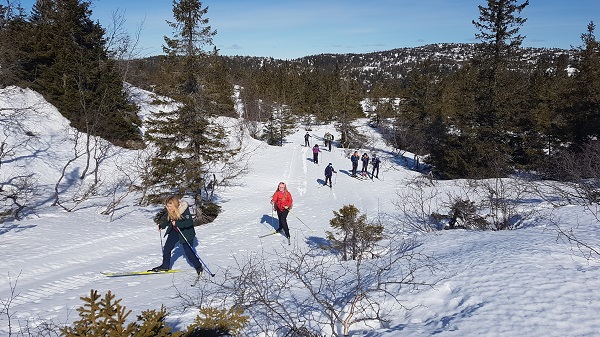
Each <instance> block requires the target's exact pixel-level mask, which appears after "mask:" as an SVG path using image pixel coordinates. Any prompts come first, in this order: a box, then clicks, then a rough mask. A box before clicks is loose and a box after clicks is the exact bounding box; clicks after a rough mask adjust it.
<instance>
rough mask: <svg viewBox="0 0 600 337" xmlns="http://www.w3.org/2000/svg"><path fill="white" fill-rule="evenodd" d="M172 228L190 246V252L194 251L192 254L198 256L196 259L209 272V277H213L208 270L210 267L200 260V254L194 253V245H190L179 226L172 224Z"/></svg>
mask: <svg viewBox="0 0 600 337" xmlns="http://www.w3.org/2000/svg"><path fill="white" fill-rule="evenodd" d="M173 228H174V229H175V231H177V233H179V235H181V237H182V238H183V241H185V243H186V244H187V245H188V247H190V249H191V250H192V252H194V255H196V257H197V258H198V261H200V263H202V265H203V266H204V268H206V271H207V272H208V273H209V274H210V276H211V277H215V274H213V273H212V272H211V271H210V268H208V266H207V265H206V263H204V261H202V259H201V258H200V256H198V253H196V251H195V250H194V247H192V245H190V243H189V241H188V240H187V239H186V238H185V236H183V233H181V231H180V230H179V228H178V227H177V226H175V225H173Z"/></svg>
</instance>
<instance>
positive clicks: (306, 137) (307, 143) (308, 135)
mask: <svg viewBox="0 0 600 337" xmlns="http://www.w3.org/2000/svg"><path fill="white" fill-rule="evenodd" d="M310 137H311V135H310V134H309V133H308V131H306V134H305V135H304V146H306V147H309V146H310V142H309V141H308V138H310Z"/></svg>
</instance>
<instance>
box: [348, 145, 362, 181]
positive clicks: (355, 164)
mask: <svg viewBox="0 0 600 337" xmlns="http://www.w3.org/2000/svg"><path fill="white" fill-rule="evenodd" d="M359 160H360V156H359V155H358V151H354V154H353V155H352V156H350V161H351V162H352V176H353V177H356V170H357V169H358V161H359Z"/></svg>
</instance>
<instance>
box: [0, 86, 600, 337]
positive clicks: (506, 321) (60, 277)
mask: <svg viewBox="0 0 600 337" xmlns="http://www.w3.org/2000/svg"><path fill="white" fill-rule="evenodd" d="M135 93H136V95H135V96H136V97H138V98H140V99H144V100H146V103H145V104H144V105H142V107H143V109H144V112H145V113H148V111H150V110H152V109H154V110H155V109H159V108H161V109H164V108H168V107H167V106H161V107H157V106H153V105H151V104H148V103H147V102H148V100H149V99H150V98H151V96H150V95H149V94H148V93H147V92H144V91H137V90H136V91H135ZM0 97H1V98H2V99H0V104H1V106H0V111H1V110H2V108H6V107H11V108H15V107H17V106H19V107H25V108H29V107H35V110H36V112H35V113H33V111H32V110H30V109H28V110H27V111H29V112H28V113H27V114H26V115H25V116H27V123H28V124H27V128H28V129H30V130H31V131H32V132H34V133H35V134H36V135H37V136H38V137H37V140H36V141H35V142H31V143H30V147H29V148H28V149H27V150H26V151H23V152H21V153H17V154H16V155H15V157H14V158H15V159H13V160H11V161H8V162H5V163H3V164H2V167H1V171H0V174H2V181H6V180H7V177H9V176H11V175H13V176H14V175H16V174H20V173H22V172H27V171H29V172H34V173H36V178H37V180H38V182H39V184H40V186H41V190H40V193H39V194H37V195H36V196H35V197H32V204H35V205H36V210H35V212H34V213H31V214H28V215H27V217H26V218H25V219H24V220H22V221H11V222H7V223H3V224H0V256H2V263H1V264H0V299H1V300H2V302H0V308H4V311H8V312H9V313H10V315H11V320H10V323H11V324H10V327H11V329H12V331H11V332H12V333H13V334H15V333H16V331H18V329H19V326H26V325H28V326H30V327H32V326H35V325H36V324H39V323H40V322H42V321H48V320H51V321H53V322H54V323H69V322H72V321H74V320H75V319H77V317H76V316H77V313H76V312H75V311H74V310H75V309H76V308H77V307H79V306H81V305H82V302H81V300H80V299H79V298H80V297H81V296H87V295H88V294H89V292H90V290H91V289H96V290H99V291H100V292H101V293H105V292H106V291H108V290H111V291H112V292H113V293H114V294H115V295H116V296H117V298H122V299H123V301H122V304H123V305H125V306H126V307H127V308H128V309H130V310H132V311H133V315H136V314H138V313H140V312H141V311H142V310H146V309H149V308H156V309H158V308H159V307H160V305H161V304H165V305H166V306H167V308H168V309H169V310H170V311H171V313H172V315H171V316H169V321H170V322H171V323H172V324H173V325H174V326H176V327H179V328H183V327H185V326H187V325H188V324H189V323H191V321H192V320H193V318H194V316H195V312H194V311H193V310H188V311H185V312H182V311H181V310H179V308H181V298H179V297H178V296H177V295H178V292H182V293H184V294H193V293H194V291H197V290H196V289H195V288H190V286H189V283H190V282H191V280H192V279H193V276H194V273H193V271H192V270H191V267H190V265H189V264H188V263H187V261H186V260H185V258H184V257H183V256H182V255H181V251H180V250H176V251H175V258H174V259H173V260H174V263H173V268H176V269H186V270H189V271H186V272H183V273H177V274H170V275H151V276H140V277H122V278H108V277H105V276H104V275H102V274H101V272H102V271H131V270H145V269H147V268H150V267H153V266H155V265H157V264H159V263H160V255H161V254H160V251H161V243H162V240H161V237H160V233H159V232H158V231H157V229H156V227H155V225H154V224H153V222H152V217H153V215H154V213H155V212H156V210H157V209H158V207H145V208H142V207H137V206H135V203H134V199H133V197H134V196H131V197H130V198H128V199H127V200H126V201H124V202H123V203H122V204H121V207H120V208H119V209H118V210H117V211H116V213H115V215H114V217H113V218H112V221H111V218H110V217H108V216H106V215H100V212H101V211H102V210H103V209H104V206H103V205H105V204H106V202H105V200H101V199H99V198H98V199H92V200H90V201H88V202H86V203H85V204H83V205H81V207H78V209H77V210H76V211H74V212H65V211H64V210H62V209H60V208H58V207H52V206H50V204H51V202H52V198H51V195H50V194H49V193H50V192H51V191H52V189H53V184H54V183H55V182H56V179H57V177H58V174H59V170H60V168H62V164H63V162H64V160H65V158H69V157H68V156H69V153H70V152H69V151H70V143H69V141H68V140H65V139H64V137H63V136H64V135H65V132H66V131H65V130H66V128H67V127H68V123H67V122H66V121H65V120H64V119H62V117H60V114H58V112H57V111H56V110H55V109H54V108H53V107H51V106H50V105H48V104H47V103H45V102H44V101H43V99H42V98H41V97H40V96H39V95H37V94H35V93H32V92H30V91H28V90H16V91H15V90H14V89H11V90H8V89H4V90H2V91H1V92H0ZM21 112H23V111H21ZM362 130H363V131H364V132H365V133H367V134H368V137H367V138H368V139H370V144H369V145H368V148H369V149H371V148H374V149H375V151H376V152H377V154H378V155H379V156H381V157H382V158H383V164H382V171H381V174H380V178H381V180H378V179H375V180H373V181H372V180H364V181H363V180H358V179H354V178H351V177H349V174H348V173H349V171H350V168H351V167H350V161H349V159H348V158H347V153H346V152H345V151H343V150H342V149H339V148H334V149H333V151H332V152H328V151H327V150H324V151H323V152H322V154H321V157H320V158H321V159H320V165H316V164H314V163H312V159H311V158H312V152H311V149H310V148H307V147H304V146H302V145H303V135H304V132H305V131H304V130H298V131H297V132H296V133H295V134H293V135H291V136H289V137H288V138H287V142H286V143H285V144H284V146H282V147H272V146H267V145H265V144H263V143H261V142H258V141H256V140H252V139H249V138H248V139H246V140H245V141H246V142H247V143H248V144H251V146H254V147H255V148H256V149H257V150H256V151H255V152H254V154H253V156H252V160H251V166H252V171H251V172H250V173H249V174H248V175H247V176H245V177H244V178H243V179H242V180H241V181H239V185H238V186H233V187H230V188H227V189H226V190H223V191H220V192H219V193H218V199H219V202H220V203H221V205H222V207H223V212H222V214H221V215H220V216H219V217H218V218H217V219H216V221H215V222H213V223H211V224H208V225H205V226H201V227H198V228H197V234H198V238H199V244H198V246H197V249H198V252H199V255H200V256H201V257H202V259H203V260H204V261H205V262H206V263H207V264H208V266H209V267H210V269H211V271H212V272H214V273H215V274H216V276H215V278H216V279H218V278H219V277H222V275H223V271H224V270H225V269H227V268H233V267H234V264H235V261H236V259H238V258H239V259H243V258H245V257H247V256H249V255H250V254H253V253H261V254H262V256H264V258H265V259H272V260H273V261H274V260H276V259H280V258H281V256H285V255H286V252H289V251H290V250H294V249H306V248H307V247H308V244H309V243H310V242H309V241H310V240H315V238H324V237H325V231H326V230H329V220H330V219H331V218H333V213H332V211H334V210H335V211H337V210H339V209H340V208H341V207H343V206H344V205H349V204H353V205H355V206H356V207H357V208H358V209H360V210H361V212H363V213H366V214H367V215H368V217H369V218H374V217H376V216H377V215H378V214H390V215H393V214H397V213H398V211H397V210H396V208H395V206H394V203H398V202H402V200H398V196H397V194H396V193H397V192H398V191H400V190H402V189H404V188H406V185H407V184H408V183H409V182H410V181H412V180H413V179H414V178H415V177H417V176H418V175H419V173H417V172H414V171H410V170H408V169H407V168H405V167H403V166H402V165H401V164H400V162H399V161H396V160H394V159H393V158H392V157H391V151H390V149H388V148H386V146H385V145H384V143H383V142H382V141H381V139H380V137H379V135H378V134H377V133H376V132H375V131H374V130H373V129H371V128H369V127H367V126H363V127H362ZM327 131H329V132H331V133H333V134H334V136H335V137H336V139H337V138H338V134H337V132H336V131H335V129H334V128H333V127H332V126H330V125H324V126H317V127H314V128H313V130H312V131H311V134H312V135H313V138H311V145H312V144H314V142H315V141H318V143H319V144H320V145H322V144H323V143H322V140H321V137H322V136H323V135H324V134H325V132H327ZM366 151H367V150H364V151H363V150H361V152H360V153H361V154H362V153H363V152H366ZM369 152H370V151H369ZM134 157H135V154H134V153H133V151H115V152H114V156H113V157H112V161H111V163H110V164H107V166H106V169H107V170H110V169H113V170H115V171H114V172H112V173H111V172H110V171H109V172H104V173H103V174H104V175H103V176H104V177H107V179H108V177H112V178H114V177H116V176H118V175H119V174H120V173H119V171H118V170H119V168H120V167H122V166H121V165H122V163H123V162H127V161H128V160H131V158H134ZM329 162H331V163H332V164H333V165H334V167H335V168H336V170H337V171H338V173H337V175H335V176H334V178H333V180H334V186H333V188H331V189H330V188H329V187H321V185H320V183H322V182H323V180H324V176H323V170H324V168H325V165H326V164H327V163H329ZM120 163H121V164H120ZM359 168H360V165H359ZM71 170H72V171H71V172H69V176H75V174H76V173H77V172H79V171H80V170H81V163H79V164H78V165H76V166H75V167H73V168H71ZM280 181H283V182H286V183H287V184H288V188H289V190H290V192H291V193H292V195H293V197H294V208H293V214H291V215H290V216H289V218H288V221H289V224H290V227H291V233H292V242H293V243H292V246H288V245H287V244H285V240H284V239H283V237H281V236H278V235H274V236H269V237H266V238H262V239H259V238H258V235H260V234H266V233H268V232H269V231H270V230H271V229H272V228H273V226H274V219H273V216H276V215H274V214H272V211H271V208H270V204H269V199H270V196H271V194H272V193H273V191H274V190H275V188H276V186H277V183H278V182H280ZM453 186H454V182H440V183H439V185H438V188H440V189H441V190H442V191H443V190H444V189H445V188H447V189H451V188H453ZM532 207H536V208H539V212H540V216H538V217H536V218H535V219H532V220H531V221H528V222H527V223H525V226H523V228H521V229H519V230H514V231H501V232H477V231H472V232H468V231H463V230H455V231H441V232H435V233H429V234H417V239H418V240H419V242H420V243H421V244H422V245H421V247H420V248H421V249H422V251H423V253H426V254H428V255H430V256H432V257H434V258H435V259H436V261H437V267H438V268H439V270H438V271H437V272H436V273H435V274H432V275H423V277H426V278H427V279H425V281H429V282H434V281H436V282H437V284H436V286H435V287H433V288H427V287H425V288H422V289H421V290H420V291H417V292H411V293H409V292H407V293H403V294H401V295H402V296H401V297H402V298H403V304H404V306H405V309H402V308H396V309H394V311H393V312H391V321H390V322H389V323H388V324H385V325H383V326H380V325H378V324H371V325H369V326H367V325H356V326H354V327H353V328H352V329H351V332H352V333H353V335H358V336H371V337H374V336H381V337H391V336H428V335H437V336H598V335H600V321H599V320H598V319H597V318H596V316H597V312H599V311H600V294H599V293H598V292H597V291H596V289H598V288H599V287H600V268H599V267H600V265H599V264H598V262H597V261H594V260H591V261H590V260H587V259H584V258H583V257H581V256H580V254H577V252H574V251H573V250H572V249H571V248H572V247H571V246H570V245H569V244H568V243H567V242H564V241H563V240H561V239H560V238H558V236H557V233H556V231H555V230H554V228H553V226H552V225H551V223H550V222H549V221H548V220H544V219H550V218H552V219H554V220H555V221H556V222H557V223H559V224H560V225H561V226H563V227H564V228H570V227H577V231H579V233H580V234H582V235H584V236H585V237H586V238H589V240H590V241H589V242H591V243H592V244H597V243H598V242H600V237H599V234H598V233H597V231H596V228H597V226H598V223H597V222H596V220H595V218H593V217H592V216H590V215H588V214H586V213H584V211H583V210H582V209H581V208H580V207H577V206H569V207H563V208H558V209H552V208H550V207H549V206H548V205H545V204H544V203H543V202H541V201H536V204H535V205H533V206H532ZM388 219H389V218H388ZM300 220H301V221H300ZM385 225H386V226H394V225H395V224H394V222H393V221H391V220H390V221H389V222H388V223H386V224H385ZM309 227H310V228H309ZM204 277H205V278H207V277H208V276H206V275H205V276H204ZM391 307H392V306H390V308H391ZM406 308H410V310H408V309H406ZM8 323H9V321H8V317H7V315H6V314H4V315H0V335H8V334H9V324H8Z"/></svg>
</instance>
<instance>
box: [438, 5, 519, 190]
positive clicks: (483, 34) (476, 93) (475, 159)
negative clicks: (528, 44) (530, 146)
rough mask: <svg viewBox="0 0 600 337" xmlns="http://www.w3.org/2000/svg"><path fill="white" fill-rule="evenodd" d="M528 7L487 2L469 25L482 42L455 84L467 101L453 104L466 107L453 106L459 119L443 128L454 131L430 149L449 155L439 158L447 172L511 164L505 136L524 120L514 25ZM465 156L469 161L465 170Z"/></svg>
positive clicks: (498, 171) (486, 171)
mask: <svg viewBox="0 0 600 337" xmlns="http://www.w3.org/2000/svg"><path fill="white" fill-rule="evenodd" d="M527 5H529V1H528V0H526V1H525V2H524V3H522V4H516V0H488V1H487V7H484V6H478V8H479V13H480V16H479V20H478V21H475V20H473V24H474V25H475V27H476V28H477V30H478V31H479V33H477V34H476V35H475V36H476V38H478V39H479V40H480V41H481V42H480V43H479V44H477V49H476V55H475V57H474V58H473V61H472V64H471V67H469V68H466V69H465V71H464V74H465V75H466V76H465V77H464V78H465V79H466V80H467V81H466V82H464V83H463V84H462V85H461V86H460V87H462V88H463V89H464V90H462V92H463V93H465V96H464V97H463V98H460V97H458V99H459V101H465V100H472V103H471V102H458V101H457V102H456V103H455V104H459V105H462V106H466V107H468V108H471V109H468V110H466V111H464V112H460V110H459V109H457V111H458V114H457V118H456V120H455V122H458V123H456V124H453V125H448V126H449V127H448V128H446V130H451V129H452V128H453V129H455V130H454V131H453V134H452V135H445V136H443V137H441V138H440V139H441V140H444V141H446V143H441V142H440V143H439V144H438V145H437V149H436V150H435V152H436V154H437V156H438V159H440V157H439V156H440V155H441V154H443V155H444V156H449V157H452V158H454V160H452V159H450V158H444V159H441V160H444V161H445V167H444V169H446V170H448V172H447V175H449V176H454V175H455V174H458V175H462V176H463V177H464V176H466V177H471V178H482V177H499V176H504V175H505V174H507V173H508V172H509V170H510V169H511V168H512V165H513V158H512V155H513V153H512V149H511V147H512V145H514V143H511V142H512V141H513V139H511V136H510V135H511V134H514V133H516V134H519V133H521V132H522V131H523V130H522V127H523V126H522V125H523V124H522V119H523V118H527V111H526V110H525V109H523V107H524V106H525V105H524V104H523V100H524V97H523V95H524V91H525V90H524V88H525V81H524V78H523V77H522V75H521V74H520V73H519V72H520V71H521V69H522V67H521V66H520V62H521V60H520V53H521V50H520V45H521V43H522V41H523V39H524V37H523V36H521V35H519V27H520V26H521V25H523V24H524V23H525V21H526V19H524V18H521V17H520V16H518V14H519V13H520V12H521V11H522V10H523V9H524V8H525V7H526V6H527ZM465 112H466V113H465ZM456 129H458V130H456ZM444 152H445V153H444ZM469 158H472V161H471V162H470V163H469V165H468V167H466V168H464V167H463V165H464V164H465V161H468V160H469ZM455 165H457V166H455ZM463 169H465V170H463Z"/></svg>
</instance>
